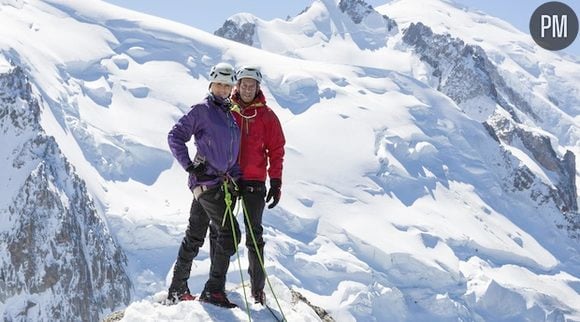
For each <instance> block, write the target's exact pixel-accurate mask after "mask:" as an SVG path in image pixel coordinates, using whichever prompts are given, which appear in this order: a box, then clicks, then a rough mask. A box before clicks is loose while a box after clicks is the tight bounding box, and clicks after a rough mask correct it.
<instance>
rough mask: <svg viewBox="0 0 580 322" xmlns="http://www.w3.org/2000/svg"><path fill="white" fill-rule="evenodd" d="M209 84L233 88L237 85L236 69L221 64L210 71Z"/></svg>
mask: <svg viewBox="0 0 580 322" xmlns="http://www.w3.org/2000/svg"><path fill="white" fill-rule="evenodd" d="M209 82H210V84H211V83H222V84H227V85H231V86H233V85H234V84H236V75H235V74H234V68H233V67H232V65H230V64H228V63H219V64H217V65H215V66H213V67H212V68H211V70H210V71H209Z"/></svg>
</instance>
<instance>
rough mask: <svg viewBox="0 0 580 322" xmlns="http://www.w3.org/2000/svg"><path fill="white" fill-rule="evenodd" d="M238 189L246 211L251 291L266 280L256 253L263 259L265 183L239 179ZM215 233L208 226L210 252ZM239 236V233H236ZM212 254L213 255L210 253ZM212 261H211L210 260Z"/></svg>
mask: <svg viewBox="0 0 580 322" xmlns="http://www.w3.org/2000/svg"><path fill="white" fill-rule="evenodd" d="M240 190H241V193H242V200H243V202H244V205H245V207H246V211H247V212H248V217H249V218H250V222H249V223H248V220H247V218H246V216H245V215H244V224H245V227H246V247H248V253H249V254H248V255H249V256H248V257H249V258H248V259H249V267H248V274H249V275H250V283H251V285H252V292H257V291H262V290H263V289H264V284H265V281H266V275H265V273H264V270H263V269H262V265H260V260H259V259H258V254H259V255H260V258H262V261H263V260H264V244H265V242H264V238H263V232H264V228H263V227H262V213H263V212H264V206H265V204H266V201H265V197H266V185H265V184H264V182H261V181H241V182H240ZM250 226H251V229H252V231H253V233H254V237H255V239H256V244H257V246H258V249H257V250H256V247H254V242H253V240H252V236H251V235H250ZM217 235H218V234H217V233H216V232H215V231H214V229H213V227H211V228H210V234H209V236H210V254H213V252H214V245H215V244H216V237H217ZM236 236H238V238H240V237H239V236H240V235H239V234H238V235H236ZM211 256H213V255H211ZM212 262H213V261H212Z"/></svg>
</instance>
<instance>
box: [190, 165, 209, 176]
mask: <svg viewBox="0 0 580 322" xmlns="http://www.w3.org/2000/svg"><path fill="white" fill-rule="evenodd" d="M205 170H207V167H206V165H205V162H203V163H198V164H194V163H191V164H190V165H189V166H187V169H185V171H187V172H189V173H191V174H193V175H194V176H195V177H196V178H199V177H200V176H201V175H203V174H205Z"/></svg>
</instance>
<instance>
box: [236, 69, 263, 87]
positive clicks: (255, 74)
mask: <svg viewBox="0 0 580 322" xmlns="http://www.w3.org/2000/svg"><path fill="white" fill-rule="evenodd" d="M236 78H237V79H238V81H239V80H240V79H242V78H251V79H255V80H256V81H257V82H258V84H260V83H262V73H261V72H260V68H259V67H256V66H242V67H240V68H239V69H238V71H236Z"/></svg>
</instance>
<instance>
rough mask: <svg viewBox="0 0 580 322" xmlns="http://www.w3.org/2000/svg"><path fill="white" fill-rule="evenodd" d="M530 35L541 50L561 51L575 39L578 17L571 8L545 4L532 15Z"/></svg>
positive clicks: (559, 4) (552, 3)
mask: <svg viewBox="0 0 580 322" xmlns="http://www.w3.org/2000/svg"><path fill="white" fill-rule="evenodd" d="M530 33H531V35H532V38H533V39H534V41H535V42H536V43H537V44H538V45H540V46H541V47H542V48H544V49H548V50H561V49H564V48H566V47H568V46H570V44H572V42H574V39H576V35H577V34H578V17H577V16H576V13H574V10H572V8H570V7H569V6H567V5H565V4H563V3H561V2H557V1H553V2H547V3H544V4H543V5H541V6H539V7H538V9H536V11H534V13H533V14H532V18H531V19H530Z"/></svg>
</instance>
